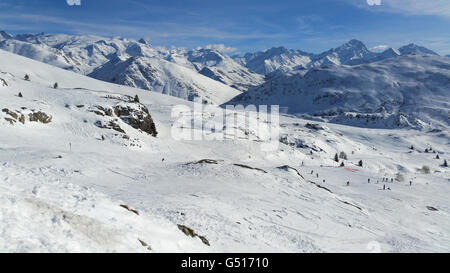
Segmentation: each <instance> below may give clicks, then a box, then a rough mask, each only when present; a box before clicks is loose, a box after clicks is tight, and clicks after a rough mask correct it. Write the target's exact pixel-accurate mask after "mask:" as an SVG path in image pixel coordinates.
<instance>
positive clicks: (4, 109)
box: [2, 108, 19, 120]
mask: <svg viewBox="0 0 450 273" xmlns="http://www.w3.org/2000/svg"><path fill="white" fill-rule="evenodd" d="M2 112H3V113H6V114H7V115H9V116H11V117H12V118H13V119H15V120H16V119H17V118H18V117H19V115H18V114H17V113H14V112H13V111H10V110H9V109H8V108H3V109H2Z"/></svg>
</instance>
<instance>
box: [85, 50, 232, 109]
mask: <svg viewBox="0 0 450 273" xmlns="http://www.w3.org/2000/svg"><path fill="white" fill-rule="evenodd" d="M89 76H90V77H92V78H95V79H99V80H103V81H107V82H112V83H117V84H121V85H126V86H131V87H137V88H141V89H147V90H152V91H156V92H160V93H163V94H167V95H171V96H175V97H179V98H183V99H187V100H190V101H194V100H197V99H199V100H202V101H204V102H205V103H213V104H221V103H224V102H226V101H228V100H230V99H231V98H233V97H234V96H237V95H238V94H240V93H241V92H240V91H238V90H237V89H234V88H231V87H229V86H227V85H225V84H222V83H221V82H219V81H215V80H212V79H210V78H208V77H206V76H203V75H201V74H199V73H197V72H196V71H194V70H191V69H188V68H186V67H183V66H180V65H177V64H174V63H171V62H169V61H165V60H162V59H161V58H158V57H153V58H152V57H130V58H123V59H122V58H120V57H117V58H116V59H113V60H111V61H109V62H107V63H106V64H104V65H103V66H101V67H99V68H97V69H95V70H94V71H93V72H92V73H91V74H89Z"/></svg>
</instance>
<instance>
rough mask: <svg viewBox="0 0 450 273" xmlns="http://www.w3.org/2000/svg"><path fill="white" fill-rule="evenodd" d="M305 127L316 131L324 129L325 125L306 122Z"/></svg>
mask: <svg viewBox="0 0 450 273" xmlns="http://www.w3.org/2000/svg"><path fill="white" fill-rule="evenodd" d="M305 127H306V128H308V129H311V130H316V131H318V130H325V127H323V126H322V125H320V124H317V123H306V125H305Z"/></svg>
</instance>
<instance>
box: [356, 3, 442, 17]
mask: <svg viewBox="0 0 450 273" xmlns="http://www.w3.org/2000/svg"><path fill="white" fill-rule="evenodd" d="M352 3H354V4H356V5H357V6H359V7H365V8H369V9H376V10H380V11H385V12H395V13H405V14H411V15H438V16H445V17H450V1H449V0H360V1H358V2H355V1H354V0H352ZM362 3H364V4H362Z"/></svg>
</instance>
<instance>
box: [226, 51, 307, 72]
mask: <svg viewBox="0 0 450 273" xmlns="http://www.w3.org/2000/svg"><path fill="white" fill-rule="evenodd" d="M311 55H312V54H309V53H306V52H303V51H301V50H289V49H286V48H284V47H273V48H270V49H268V50H265V51H261V52H256V53H247V54H245V55H244V57H242V58H241V57H238V56H235V57H234V58H235V60H237V61H238V62H240V63H241V64H243V65H245V66H246V67H247V68H249V69H250V70H251V71H254V72H256V73H259V74H262V75H267V74H270V73H273V72H275V71H282V72H287V71H290V70H292V69H294V68H296V67H307V65H308V64H309V63H310V62H311Z"/></svg>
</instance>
